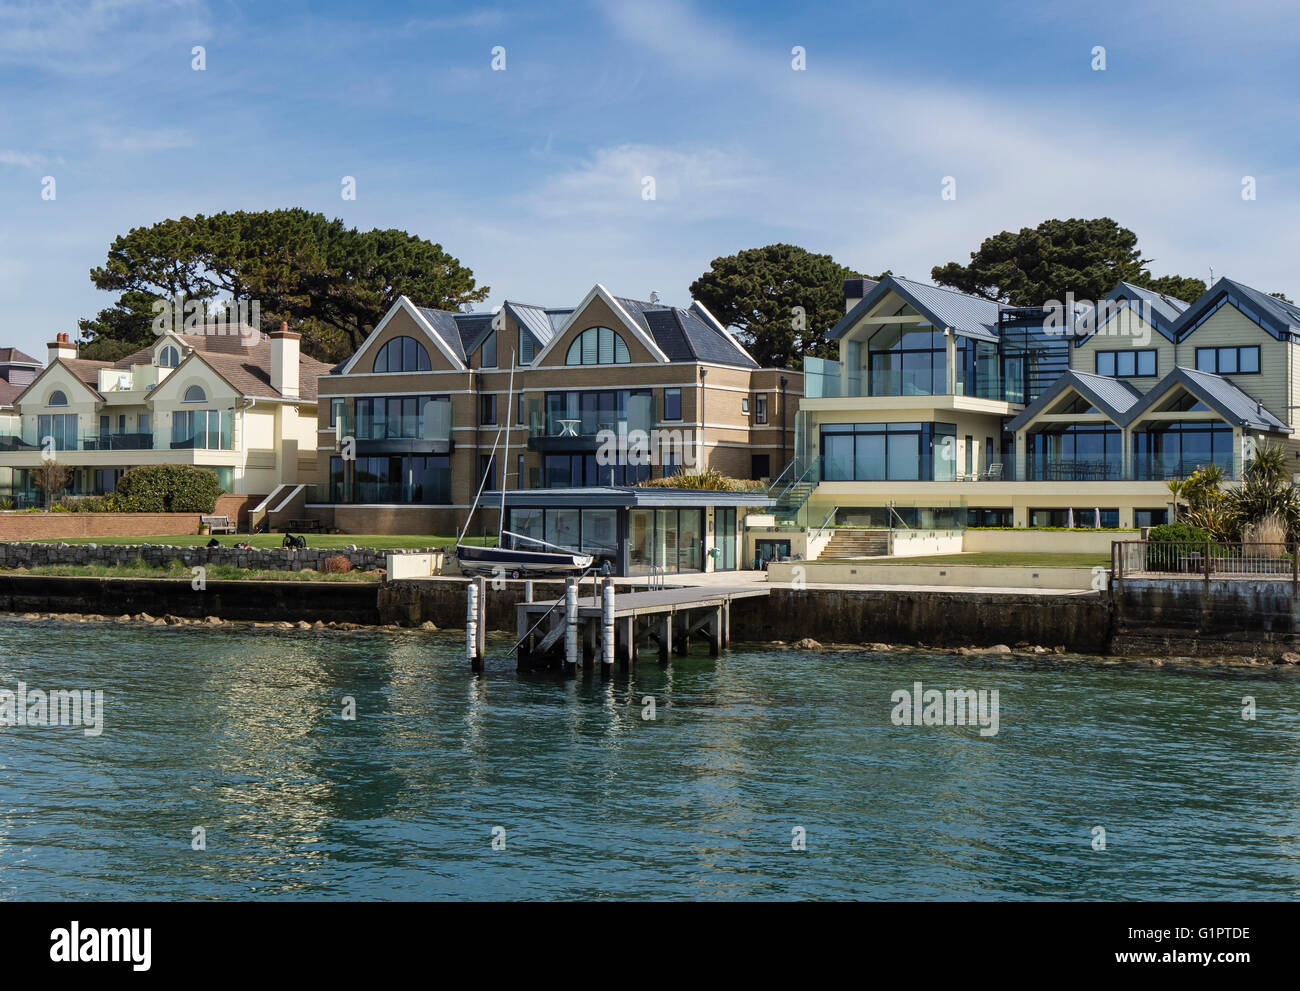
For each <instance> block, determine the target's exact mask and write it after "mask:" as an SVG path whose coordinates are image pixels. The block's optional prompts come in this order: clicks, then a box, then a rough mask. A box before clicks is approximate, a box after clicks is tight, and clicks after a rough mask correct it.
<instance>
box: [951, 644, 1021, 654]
mask: <svg viewBox="0 0 1300 991" xmlns="http://www.w3.org/2000/svg"><path fill="white" fill-rule="evenodd" d="M957 653H958V654H959V655H961V656H962V657H977V656H979V655H980V654H1010V653H1011V648H1010V647H1008V646H1007V645H1006V644H1004V643H998V644H994V645H993V646H992V647H958V648H957Z"/></svg>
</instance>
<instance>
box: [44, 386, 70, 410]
mask: <svg viewBox="0 0 1300 991" xmlns="http://www.w3.org/2000/svg"><path fill="white" fill-rule="evenodd" d="M45 405H46V406H67V405H68V396H67V394H66V393H65V392H64V391H63V390H62V389H55V390H54V391H53V392H51V393H50V398H49V399H47V400H46V401H45Z"/></svg>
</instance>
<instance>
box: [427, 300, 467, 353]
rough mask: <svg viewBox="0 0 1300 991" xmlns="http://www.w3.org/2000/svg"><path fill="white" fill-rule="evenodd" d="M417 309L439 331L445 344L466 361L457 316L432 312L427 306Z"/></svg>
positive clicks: (441, 311)
mask: <svg viewBox="0 0 1300 991" xmlns="http://www.w3.org/2000/svg"><path fill="white" fill-rule="evenodd" d="M416 309H417V310H419V311H420V315H421V316H423V317H424V319H426V320H427V321H429V324H430V326H432V327H433V329H434V330H435V331H437V333H438V336H439V337H441V338H442V340H443V343H444V344H446V345H447V346H448V347H449V348H451V350H452V351H453V352H455V354H456V357H457V358H459V359H460V360H461V361H464V360H465V345H464V342H463V341H462V339H461V333H460V325H459V324H458V323H457V322H456V314H455V313H452V312H451V311H449V310H431V309H429V308H428V307H427V306H418V307H416Z"/></svg>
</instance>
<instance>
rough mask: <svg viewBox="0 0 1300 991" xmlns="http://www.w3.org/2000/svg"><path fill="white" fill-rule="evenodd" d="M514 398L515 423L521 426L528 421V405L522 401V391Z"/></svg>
mask: <svg viewBox="0 0 1300 991" xmlns="http://www.w3.org/2000/svg"><path fill="white" fill-rule="evenodd" d="M515 399H516V402H515V423H518V424H519V425H520V426H522V425H523V424H525V423H527V422H528V407H527V405H526V404H525V403H524V394H523V393H522V392H521V393H520V394H519V395H518V396H516V397H515Z"/></svg>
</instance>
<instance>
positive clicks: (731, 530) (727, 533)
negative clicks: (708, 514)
mask: <svg viewBox="0 0 1300 991" xmlns="http://www.w3.org/2000/svg"><path fill="white" fill-rule="evenodd" d="M714 527H715V529H716V533H715V534H714V539H713V543H714V546H715V547H717V549H718V551H719V554H718V556H717V558H716V559H715V561H714V568H715V569H716V570H718V571H735V570H736V511H735V510H734V509H719V510H716V511H715V512H714Z"/></svg>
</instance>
